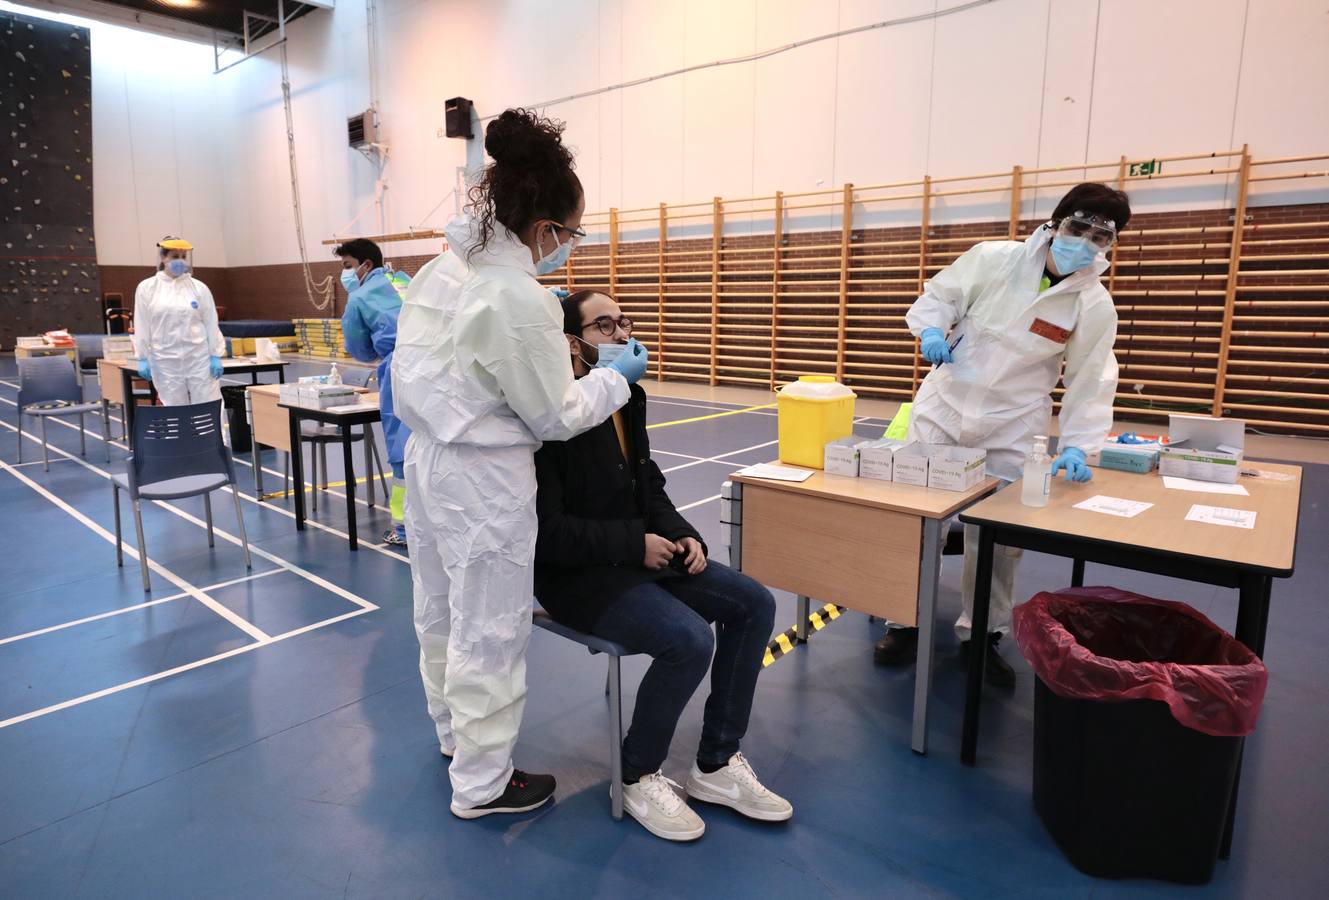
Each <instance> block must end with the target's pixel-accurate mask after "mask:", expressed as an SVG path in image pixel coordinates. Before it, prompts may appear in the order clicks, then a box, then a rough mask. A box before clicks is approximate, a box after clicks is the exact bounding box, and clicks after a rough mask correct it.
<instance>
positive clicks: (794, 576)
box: [722, 472, 997, 753]
mask: <svg viewBox="0 0 1329 900" xmlns="http://www.w3.org/2000/svg"><path fill="white" fill-rule="evenodd" d="M996 487H997V480H996V479H993V478H989V479H987V480H985V481H983V482H982V483H980V484H979V485H977V486H975V487H973V488H971V489H970V490H967V491H943V490H937V489H932V488H921V487H914V486H913V485H908V484H896V483H895V482H890V481H875V480H873V479H870V478H849V477H846V476H841V475H827V474H825V473H824V472H816V473H815V474H813V476H812V477H811V478H809V479H808V480H807V481H802V482H792V481H773V480H767V479H762V478H752V477H749V476H746V475H734V476H732V479H731V486H730V497H729V498H728V499H729V506H728V509H727V512H728V516H727V517H722V518H725V519H726V521H727V522H728V523H729V524H730V551H729V553H730V563H731V565H733V567H734V568H736V569H740V570H741V571H743V572H745V573H746V574H748V575H750V576H752V577H753V578H755V579H756V580H757V581H760V582H762V583H763V584H766V585H768V586H770V587H773V588H777V589H780V590H785V591H789V592H791V593H793V594H795V595H796V596H797V597H798V616H797V619H798V625H797V628H798V637H799V639H800V640H803V639H806V637H807V622H808V598H809V597H819V598H824V599H826V600H832V601H833V602H835V603H837V604H839V605H842V606H846V607H848V608H850V609H854V610H857V611H858V612H864V613H869V614H871V615H875V616H880V617H882V618H885V619H890V620H891V621H892V622H896V623H899V624H901V625H910V626H912V625H917V626H918V667H917V670H916V673H915V676H914V722H913V733H912V738H911V741H910V746H912V747H913V749H914V751H915V752H917V753H926V752H927V732H928V694H929V692H930V690H931V687H932V657H933V643H934V641H933V637H934V628H933V619H934V618H935V612H936V608H937V578H938V574H939V572H940V569H941V551H942V547H943V546H944V545H945V543H946V541H945V535H944V534H943V533H942V525H943V523H944V522H945V520H946V519H947V518H949V517H950V516H953V515H955V514H956V513H957V512H959V511H960V510H962V509H964V508H965V507H967V506H969V505H970V504H971V503H974V502H975V501H976V500H978V499H980V498H982V497H984V496H986V495H987V494H989V493H991V492H992V491H993V490H995V489H996Z"/></svg>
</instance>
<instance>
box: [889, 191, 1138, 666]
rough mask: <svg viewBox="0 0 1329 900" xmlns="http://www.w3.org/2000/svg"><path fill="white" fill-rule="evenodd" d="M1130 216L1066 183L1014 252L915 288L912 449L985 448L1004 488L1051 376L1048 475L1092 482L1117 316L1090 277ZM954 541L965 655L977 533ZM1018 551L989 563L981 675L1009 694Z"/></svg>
mask: <svg viewBox="0 0 1329 900" xmlns="http://www.w3.org/2000/svg"><path fill="white" fill-rule="evenodd" d="M1130 215H1131V209H1130V203H1129V200H1128V198H1127V197H1126V195H1125V194H1124V193H1122V192H1121V191H1118V190H1113V189H1112V188H1110V187H1107V186H1106V185H1102V184H1093V183H1085V184H1081V185H1078V186H1076V187H1074V188H1072V189H1071V190H1070V191H1069V192H1068V193H1067V194H1066V195H1065V196H1064V197H1062V199H1061V201H1060V202H1059V203H1058V204H1057V206H1056V209H1055V210H1053V213H1052V218H1051V219H1050V220H1049V221H1048V222H1047V223H1045V224H1043V225H1041V226H1039V227H1038V228H1037V229H1035V230H1034V233H1033V234H1032V235H1030V236H1029V238H1028V239H1027V240H1025V241H1024V242H1016V241H985V242H983V243H981V244H977V245H975V246H974V247H971V248H970V249H969V250H968V251H966V252H965V253H964V255H962V256H961V257H960V258H959V259H957V260H956V261H955V262H954V263H952V264H951V265H950V266H948V267H947V268H945V269H943V270H942V271H941V272H939V273H937V275H936V276H935V277H933V278H932V279H931V280H930V281H929V282H928V283H927V285H926V286H925V287H924V290H923V296H921V297H919V298H918V300H917V301H915V302H914V304H913V306H912V307H910V309H909V312H908V314H907V315H906V321H907V322H908V323H909V328H910V330H911V331H912V332H913V333H914V335H916V336H917V337H918V338H919V339H920V341H921V352H922V354H923V356H924V357H925V358H926V359H927V360H928V361H929V362H930V363H932V365H933V369H932V371H931V372H930V373H929V374H928V376H927V377H926V378H925V379H923V383H922V385H921V386H920V387H919V390H918V396H917V397H916V398H915V399H914V404H913V410H912V412H911V421H910V425H909V437H910V439H912V440H919V441H925V442H927V443H932V444H946V445H951V446H960V447H973V448H979V447H981V448H984V449H986V450H987V454H988V456H987V473H988V474H989V475H992V476H995V477H997V478H1000V479H1002V481H1003V482H1005V483H1006V484H1009V483H1010V482H1012V481H1015V480H1017V479H1019V478H1020V477H1021V474H1022V466H1023V462H1024V459H1025V457H1026V456H1027V455H1028V453H1029V452H1030V450H1031V448H1032V447H1033V445H1034V437H1035V436H1036V435H1040V434H1043V435H1046V434H1048V427H1049V425H1050V424H1051V417H1052V396H1051V395H1052V390H1053V388H1055V387H1056V385H1057V382H1058V380H1061V381H1062V383H1063V384H1064V386H1065V393H1064V394H1063V396H1062V399H1061V413H1060V415H1059V422H1060V425H1061V436H1060V443H1059V454H1058V456H1057V458H1056V461H1055V462H1054V464H1053V468H1052V474H1053V475H1054V476H1055V475H1056V474H1057V473H1058V472H1059V471H1064V472H1065V477H1066V479H1068V480H1070V481H1078V482H1085V481H1089V480H1090V479H1091V478H1092V477H1093V473H1092V471H1091V470H1090V469H1089V467H1088V466H1087V465H1086V462H1085V453H1086V451H1089V450H1092V449H1094V448H1096V447H1098V446H1099V445H1100V444H1101V443H1102V442H1103V440H1104V439H1105V438H1106V437H1107V434H1108V431H1109V429H1110V428H1111V427H1112V405H1113V400H1114V398H1115V396H1116V393H1117V360H1116V357H1115V356H1114V355H1113V352H1112V346H1113V344H1114V343H1115V342H1116V338H1117V312H1116V309H1115V308H1114V306H1113V302H1112V296H1111V295H1110V294H1109V293H1108V292H1107V289H1106V288H1104V287H1103V285H1102V284H1101V283H1100V281H1099V276H1100V275H1102V274H1103V272H1104V271H1105V270H1106V269H1107V268H1108V265H1109V263H1108V259H1107V256H1106V254H1107V252H1108V251H1109V250H1110V249H1111V248H1112V246H1113V244H1114V243H1115V242H1116V238H1117V235H1118V233H1120V231H1121V230H1122V229H1123V228H1125V227H1126V222H1127V221H1128V220H1129V219H1130ZM948 332H949V334H948ZM964 532H965V533H964V572H963V581H962V593H963V598H964V612H963V613H962V614H961V616H960V618H959V620H958V621H957V622H956V623H955V631H956V634H957V635H958V636H959V637H960V640H961V641H962V642H963V644H964V646H965V649H966V650H967V649H968V643H969V641H970V640H971V635H970V622H971V616H972V614H973V603H974V578H975V572H976V569H977V562H978V528H977V527H976V526H972V525H966V526H965V528H964ZM1021 552H1022V551H1020V550H1019V549H1018V548H1013V547H999V548H997V552H996V554H995V555H994V558H993V564H992V572H993V578H992V600H991V603H992V605H991V618H990V620H989V628H990V629H991V631H990V633H989V634H988V635H987V641H988V644H989V646H990V647H991V648H992V652H989V653H988V654H987V655H986V659H987V668H986V671H985V673H984V674H985V678H986V679H987V680H988V682H989V683H992V684H995V685H998V686H1003V687H1010V686H1012V685H1014V683H1015V672H1014V670H1013V669H1012V668H1011V667H1010V665H1009V664H1007V663H1006V661H1005V660H1003V659H1002V658H1001V656H1000V655H999V654H998V653H997V652H996V645H997V643H998V642H999V641H1000V640H1001V636H1002V635H1003V634H1005V633H1006V632H1007V631H1008V630H1009V629H1010V621H1011V606H1012V603H1013V601H1014V593H1015V575H1016V569H1017V567H1018V565H1019V560H1020V555H1021ZM917 646H918V629H916V628H892V629H891V630H889V631H888V632H887V633H886V636H885V637H884V638H882V640H881V641H879V642H878V643H877V646H876V649H875V653H874V656H875V659H876V661H877V662H879V663H882V664H883V665H900V664H905V663H909V662H912V661H913V659H914V657H915V653H916V650H917Z"/></svg>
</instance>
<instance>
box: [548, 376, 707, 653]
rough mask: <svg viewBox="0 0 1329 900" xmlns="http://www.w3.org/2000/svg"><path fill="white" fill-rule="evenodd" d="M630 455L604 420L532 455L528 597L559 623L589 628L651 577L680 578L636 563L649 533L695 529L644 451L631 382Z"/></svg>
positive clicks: (627, 409)
mask: <svg viewBox="0 0 1329 900" xmlns="http://www.w3.org/2000/svg"><path fill="white" fill-rule="evenodd" d="M622 414H623V431H624V433H625V434H626V435H627V441H628V449H629V450H630V451H631V453H630V454H629V456H630V458H629V459H627V460H624V458H623V453H622V451H621V450H620V449H619V444H618V434H617V433H616V432H615V430H614V423H613V421H612V420H607V421H605V422H602V423H601V424H599V425H597V426H596V427H595V428H592V429H591V430H590V431H587V432H585V433H584V434H581V435H578V436H577V437H575V438H573V439H572V440H570V441H551V442H547V443H546V444H545V445H544V446H543V447H541V448H540V450H539V452H537V453H536V454H535V474H536V479H537V480H538V483H539V494H538V496H537V499H536V509H537V511H538V513H539V516H540V535H539V538H538V539H537V541H536V544H535V596H536V597H537V598H538V599H539V601H540V605H541V606H543V607H544V608H545V609H546V610H548V611H549V614H550V615H551V616H553V617H554V618H555V619H557V620H558V621H560V622H563V623H564V624H567V625H570V626H572V627H573V628H578V629H580V630H582V631H590V630H591V628H592V626H593V625H594V624H595V622H596V620H597V619H599V618H600V616H601V615H602V614H603V613H604V611H605V610H606V609H608V608H609V606H610V605H611V604H612V603H613V602H614V601H615V600H617V599H618V598H619V597H621V596H622V595H623V594H624V593H626V592H627V591H629V590H631V589H632V588H634V587H637V586H638V585H641V584H645V583H646V582H648V581H661V580H664V579H666V578H678V577H686V576H684V575H680V574H679V573H678V572H676V571H675V570H673V569H668V568H667V569H664V570H662V571H652V570H650V569H647V568H646V567H645V566H644V565H643V561H644V558H645V556H646V535H647V534H648V533H649V534H658V535H660V536H661V537H664V538H668V539H669V540H671V541H677V540H679V539H681V538H685V537H692V538H696V539H697V540H698V541H700V540H701V535H700V534H699V533H698V532H697V529H695V528H693V527H692V525H690V524H689V523H688V521H687V520H686V519H684V518H683V516H682V515H680V514H679V512H678V510H676V509H674V504H673V502H672V501H670V499H669V495H668V494H666V493H665V477H664V474H663V473H661V471H660V467H659V466H657V465H656V464H655V462H654V460H652V459H651V447H650V442H649V440H648V438H647V436H646V394H645V392H644V391H642V389H641V388H639V387H637V386H636V385H633V386H632V397H631V399H630V400H628V404H627V405H626V406H624V407H623V409H622Z"/></svg>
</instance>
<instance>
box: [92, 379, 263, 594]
mask: <svg viewBox="0 0 1329 900" xmlns="http://www.w3.org/2000/svg"><path fill="white" fill-rule="evenodd" d="M227 485H230V487H231V498H232V499H233V500H234V501H235V518H236V521H237V522H239V523H240V543H241V545H242V546H243V547H244V550H245V568H253V563H252V561H251V560H250V557H249V538H248V536H247V535H246V534H245V517H244V513H243V511H242V510H241V509H240V489H239V488H238V487H237V486H236V483H235V463H234V462H232V460H231V451H230V450H229V449H227V447H226V445H225V444H224V443H223V442H222V430H221V401H220V400H212V401H210V402H208V403H195V404H193V405H191V406H144V407H141V408H140V409H139V410H138V411H137V412H136V413H135V415H134V452H133V453H132V454H131V455H130V457H129V467H128V470H127V471H126V472H125V473H124V474H123V475H113V476H111V493H112V495H113V496H114V498H115V561H116V565H119V566H123V565H124V564H125V557H124V550H123V549H122V547H121V537H120V492H121V491H122V490H123V491H128V492H129V499H130V500H131V501H132V502H133V505H134V530H135V532H136V533H137V535H138V563H139V567H140V569H141V570H142V572H143V591H144V593H147V592H149V591H151V590H152V583H151V581H149V579H148V550H147V547H146V546H144V543H143V512H142V508H141V504H140V502H139V501H140V500H176V499H179V498H181V497H196V496H198V495H199V494H202V495H203V508H204V509H205V510H206V512H207V521H208V546H209V547H212V546H214V542H213V532H212V497H211V494H212V492H213V491H215V490H219V489H221V488H224V487H226V486H227Z"/></svg>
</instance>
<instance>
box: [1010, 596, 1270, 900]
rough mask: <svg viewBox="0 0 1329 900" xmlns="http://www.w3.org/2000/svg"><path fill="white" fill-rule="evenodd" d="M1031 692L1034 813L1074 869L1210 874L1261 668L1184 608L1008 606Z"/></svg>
mask: <svg viewBox="0 0 1329 900" xmlns="http://www.w3.org/2000/svg"><path fill="white" fill-rule="evenodd" d="M1014 630H1015V634H1016V640H1017V642H1018V643H1019V645H1020V649H1021V651H1022V652H1024V654H1025V656H1026V657H1027V658H1028V659H1029V660H1030V663H1031V664H1032V666H1033V668H1034V673H1035V674H1036V675H1037V676H1038V680H1037V683H1036V684H1035V687H1034V808H1035V809H1036V810H1037V811H1038V814H1039V816H1040V818H1042V820H1043V823H1044V825H1046V826H1047V829H1048V832H1049V833H1050V834H1051V835H1052V838H1053V840H1055V841H1056V842H1057V845H1058V846H1059V847H1060V848H1061V850H1062V852H1063V853H1065V854H1066V857H1067V858H1068V859H1069V860H1070V861H1071V863H1072V864H1073V865H1074V866H1075V867H1076V868H1077V869H1079V870H1080V871H1082V872H1085V873H1086V874H1089V875H1094V876H1098V877H1100V878H1158V879H1163V880H1166V881H1174V882H1181V883H1186V884H1203V883H1205V882H1207V881H1209V879H1210V878H1211V877H1212V876H1213V872H1214V865H1215V863H1216V861H1217V859H1218V852H1219V847H1220V845H1221V843H1222V839H1223V831H1224V828H1225V827H1226V825H1227V813H1228V807H1229V805H1230V804H1231V801H1232V791H1233V786H1234V782H1235V780H1236V773H1237V766H1238V763H1239V761H1240V759H1241V746H1242V735H1244V734H1246V733H1248V732H1249V731H1250V730H1251V729H1252V728H1253V727H1254V724H1255V719H1256V717H1257V716H1258V714H1259V709H1260V705H1261V703H1262V702H1263V699H1264V690H1265V686H1266V684H1267V681H1268V672H1267V670H1265V668H1264V664H1263V663H1262V662H1260V660H1259V659H1258V658H1257V657H1256V656H1255V654H1253V653H1252V652H1251V651H1250V650H1249V649H1247V648H1246V647H1245V646H1244V645H1242V644H1241V643H1239V642H1238V641H1236V640H1235V639H1234V638H1233V637H1231V635H1229V634H1227V633H1226V632H1225V631H1223V630H1222V629H1220V628H1219V627H1218V626H1216V625H1214V624H1213V623H1212V622H1210V621H1209V620H1208V619H1207V618H1205V617H1204V616H1203V615H1202V614H1201V613H1199V612H1197V611H1196V610H1194V609H1192V608H1191V607H1189V606H1186V605H1185V604H1180V603H1172V602H1170V601H1166V600H1156V599H1153V598H1149V597H1142V596H1139V595H1136V594H1130V593H1128V592H1126V591H1118V590H1115V589H1112V588H1080V589H1071V590H1066V591H1061V592H1058V593H1056V594H1039V595H1038V596H1036V597H1034V598H1033V600H1030V601H1029V603H1027V604H1024V606H1022V607H1019V608H1018V609H1017V610H1016V621H1015V626H1014Z"/></svg>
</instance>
